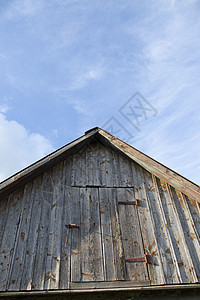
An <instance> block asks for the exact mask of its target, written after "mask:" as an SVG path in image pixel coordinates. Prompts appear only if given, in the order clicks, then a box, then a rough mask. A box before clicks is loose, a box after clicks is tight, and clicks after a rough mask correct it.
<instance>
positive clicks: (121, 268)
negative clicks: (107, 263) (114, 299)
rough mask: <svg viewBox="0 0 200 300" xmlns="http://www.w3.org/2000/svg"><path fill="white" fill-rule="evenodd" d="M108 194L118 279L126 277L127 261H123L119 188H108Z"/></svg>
mask: <svg viewBox="0 0 200 300" xmlns="http://www.w3.org/2000/svg"><path fill="white" fill-rule="evenodd" d="M107 195H108V199H109V203H110V214H111V225H112V240H113V252H114V264H115V273H116V278H117V280H125V279H126V269H125V263H124V262H123V258H124V254H123V245H122V235H121V229H120V223H119V213H118V205H117V189H115V188H113V189H112V188H109V189H107Z"/></svg>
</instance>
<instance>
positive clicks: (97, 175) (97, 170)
mask: <svg viewBox="0 0 200 300" xmlns="http://www.w3.org/2000/svg"><path fill="white" fill-rule="evenodd" d="M99 147H100V144H99V143H98V142H94V146H93V149H94V150H93V151H94V156H93V177H94V185H96V186H99V185H100V168H99V165H100V157H99Z"/></svg>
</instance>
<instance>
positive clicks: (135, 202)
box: [118, 200, 140, 206]
mask: <svg viewBox="0 0 200 300" xmlns="http://www.w3.org/2000/svg"><path fill="white" fill-rule="evenodd" d="M118 204H124V205H136V206H140V201H139V200H134V201H118Z"/></svg>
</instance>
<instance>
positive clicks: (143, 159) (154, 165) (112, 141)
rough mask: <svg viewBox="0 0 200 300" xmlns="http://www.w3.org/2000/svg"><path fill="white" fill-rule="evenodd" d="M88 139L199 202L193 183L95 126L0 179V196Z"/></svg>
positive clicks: (75, 149)
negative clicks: (109, 148) (127, 159)
mask: <svg viewBox="0 0 200 300" xmlns="http://www.w3.org/2000/svg"><path fill="white" fill-rule="evenodd" d="M92 139H97V140H99V141H100V142H102V143H103V144H104V145H107V146H110V147H111V148H113V149H114V150H117V151H119V152H121V154H123V155H125V156H127V157H128V158H130V159H131V160H134V161H135V162H136V163H138V164H139V165H140V166H141V167H143V168H144V169H146V170H147V171H149V172H150V173H152V174H153V175H155V176H157V177H158V178H160V179H161V180H163V181H165V182H166V183H168V184H170V185H172V186H173V187H174V188H177V189H178V190H180V191H181V192H183V193H184V194H186V195H187V196H189V197H191V198H193V199H195V200H197V201H198V202H200V187H199V186H198V185H197V184H195V183H193V182H192V181H190V180H189V179H187V178H185V177H183V176H182V175H180V174H178V173H176V172H175V171H173V170H171V169H169V168H167V167H166V166H164V165H163V164H161V163H160V162H158V161H156V160H154V159H153V158H151V157H149V156H148V155H146V154H144V153H142V152H141V151H139V150H137V149H136V148H134V147H133V146H131V145H129V144H127V143H126V142H124V141H122V140H120V139H119V138H117V137H115V136H114V135H112V134H111V133H109V132H107V131H106V130H104V129H101V128H99V127H94V128H92V129H90V130H88V131H86V132H85V134H84V135H83V136H81V137H79V138H77V139H75V140H74V141H72V142H70V143H68V144H67V145H65V146H63V147H61V148H60V149H58V150H56V151H54V152H53V153H51V154H49V155H47V156H45V157H44V158H42V159H40V160H38V161H37V162H35V163H33V164H31V165H30V166H28V167H26V168H25V169H23V170H21V171H19V172H18V173H16V174H14V175H13V176H11V177H9V178H8V179H6V180H4V181H3V182H1V183H0V196H1V197H3V196H5V195H6V193H7V192H8V191H9V192H11V191H13V190H14V189H15V188H17V187H19V185H21V184H23V183H26V182H28V181H29V180H31V179H32V178H35V177H36V176H37V175H38V174H39V173H40V172H42V173H43V172H45V171H46V170H47V169H49V168H51V167H53V166H54V165H55V164H57V163H59V162H60V161H62V160H63V159H64V158H65V156H66V155H70V154H73V153H75V152H76V151H78V150H80V149H81V147H83V145H85V144H86V143H89V142H90V141H91V140H92Z"/></svg>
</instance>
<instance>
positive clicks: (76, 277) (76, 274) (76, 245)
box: [70, 188, 81, 282]
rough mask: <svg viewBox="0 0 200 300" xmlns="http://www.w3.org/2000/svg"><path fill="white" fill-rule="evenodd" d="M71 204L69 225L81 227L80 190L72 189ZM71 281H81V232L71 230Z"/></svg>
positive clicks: (74, 229) (78, 229) (76, 229)
mask: <svg viewBox="0 0 200 300" xmlns="http://www.w3.org/2000/svg"><path fill="white" fill-rule="evenodd" d="M71 200H72V204H71V223H72V224H75V225H77V226H79V227H80V226H81V219H80V214H81V212H80V189H79V188H74V189H73V193H72V199H71ZM70 231H71V281H72V282H73V281H81V231H80V228H71V229H70Z"/></svg>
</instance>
